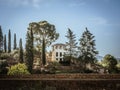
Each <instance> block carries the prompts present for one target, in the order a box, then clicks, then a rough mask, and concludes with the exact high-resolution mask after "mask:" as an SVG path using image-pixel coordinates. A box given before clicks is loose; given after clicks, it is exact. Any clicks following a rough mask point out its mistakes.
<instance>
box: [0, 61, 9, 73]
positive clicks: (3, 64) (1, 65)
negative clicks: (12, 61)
mask: <svg viewBox="0 0 120 90" xmlns="http://www.w3.org/2000/svg"><path fill="white" fill-rule="evenodd" d="M7 66H8V63H7V61H6V60H0V74H7V72H8V69H7Z"/></svg>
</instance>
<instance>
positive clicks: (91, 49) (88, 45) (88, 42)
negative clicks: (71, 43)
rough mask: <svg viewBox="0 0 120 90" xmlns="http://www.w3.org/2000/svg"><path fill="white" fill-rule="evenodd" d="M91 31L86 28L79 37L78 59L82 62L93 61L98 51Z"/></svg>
mask: <svg viewBox="0 0 120 90" xmlns="http://www.w3.org/2000/svg"><path fill="white" fill-rule="evenodd" d="M94 37H95V36H93V34H92V33H90V31H89V30H88V29H87V28H86V30H85V31H84V32H83V34H82V37H81V38H80V53H81V55H80V58H79V59H80V60H81V62H82V63H84V64H88V63H91V64H93V63H95V61H96V55H97V54H98V51H96V48H95V46H96V44H95V40H94Z"/></svg>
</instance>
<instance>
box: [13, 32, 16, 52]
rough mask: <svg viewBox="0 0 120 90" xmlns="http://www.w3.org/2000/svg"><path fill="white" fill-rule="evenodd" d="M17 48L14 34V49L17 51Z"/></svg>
mask: <svg viewBox="0 0 120 90" xmlns="http://www.w3.org/2000/svg"><path fill="white" fill-rule="evenodd" d="M16 48H17V43H16V34H14V47H13V49H14V50H15V49H16Z"/></svg>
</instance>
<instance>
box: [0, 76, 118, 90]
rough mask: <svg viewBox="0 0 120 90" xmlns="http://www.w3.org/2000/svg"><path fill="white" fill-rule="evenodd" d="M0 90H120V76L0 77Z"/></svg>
mask: <svg viewBox="0 0 120 90" xmlns="http://www.w3.org/2000/svg"><path fill="white" fill-rule="evenodd" d="M0 90H120V75H119V74H116V75H115V74H114V75H97V74H57V75H55V74H52V75H51V74H45V75H43V74H40V75H25V76H5V75H0Z"/></svg>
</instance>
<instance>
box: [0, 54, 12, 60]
mask: <svg viewBox="0 0 120 90" xmlns="http://www.w3.org/2000/svg"><path fill="white" fill-rule="evenodd" d="M9 57H10V54H8V53H1V54H0V59H1V60H4V59H8V58H9Z"/></svg>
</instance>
